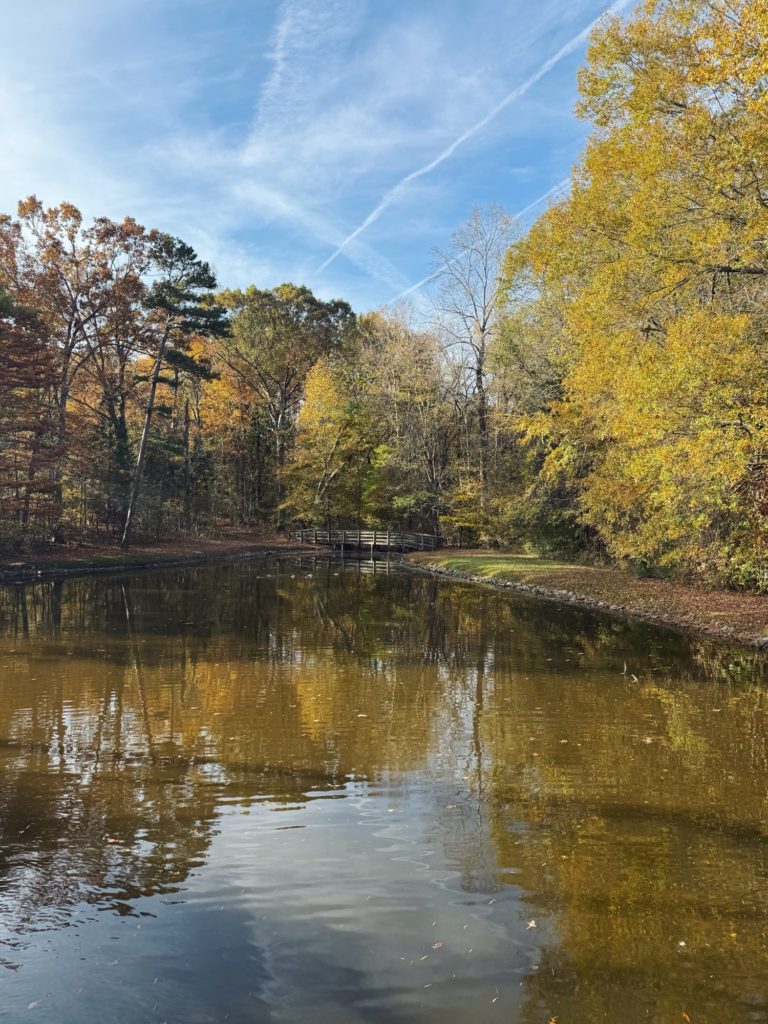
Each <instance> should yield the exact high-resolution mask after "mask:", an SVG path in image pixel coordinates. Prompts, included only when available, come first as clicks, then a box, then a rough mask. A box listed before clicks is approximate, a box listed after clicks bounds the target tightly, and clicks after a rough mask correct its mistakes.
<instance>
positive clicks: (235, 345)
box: [219, 284, 356, 526]
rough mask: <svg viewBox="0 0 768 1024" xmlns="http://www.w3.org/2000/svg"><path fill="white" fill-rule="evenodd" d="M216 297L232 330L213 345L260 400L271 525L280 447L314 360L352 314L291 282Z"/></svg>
mask: <svg viewBox="0 0 768 1024" xmlns="http://www.w3.org/2000/svg"><path fill="white" fill-rule="evenodd" d="M220 301H221V302H222V303H223V304H224V305H225V306H226V307H227V308H228V309H229V310H230V312H231V315H232V331H231V335H230V336H229V338H228V339H226V340H225V341H224V343H223V344H222V345H220V346H219V358H220V359H221V360H222V361H223V362H224V363H225V364H226V366H227V367H228V368H229V369H230V370H231V372H232V373H233V374H235V375H236V376H237V377H238V378H239V379H240V380H241V381H242V382H243V383H244V384H245V385H246V386H247V387H248V388H249V389H250V390H251V391H252V392H253V393H254V394H255V395H257V396H258V397H259V399H260V407H261V411H262V414H263V421H262V424H263V428H264V431H265V433H266V435H267V437H268V439H269V442H270V446H271V449H272V456H273V459H274V466H275V478H276V487H275V505H276V506H277V516H276V518H277V524H278V526H282V525H283V522H284V512H283V509H282V506H283V502H284V501H285V481H284V470H285V461H286V452H287V449H288V446H289V444H290V441H291V439H292V437H293V431H294V427H295V420H296V414H297V412H298V408H299V402H300V400H301V396H302V394H303V389H304V384H305V382H306V379H307V376H308V374H309V372H310V370H311V369H312V367H313V366H314V365H315V363H316V362H317V360H318V359H320V358H321V357H322V356H329V355H333V354H334V353H338V352H341V351H342V350H343V348H344V346H345V344H347V343H348V342H349V340H350V338H351V336H352V334H353V331H354V328H355V323H356V318H355V315H354V313H353V312H352V310H351V308H350V306H349V305H348V304H347V303H346V302H343V301H341V300H333V301H330V302H323V301H321V300H320V299H318V298H316V297H315V296H314V295H313V294H312V292H311V291H310V290H309V288H306V287H304V286H301V287H299V286H297V285H293V284H282V285H279V286H278V287H277V288H273V289H270V290H262V289H259V288H256V287H253V286H251V287H250V288H247V289H246V290H245V291H227V292H223V293H222V294H221V295H220Z"/></svg>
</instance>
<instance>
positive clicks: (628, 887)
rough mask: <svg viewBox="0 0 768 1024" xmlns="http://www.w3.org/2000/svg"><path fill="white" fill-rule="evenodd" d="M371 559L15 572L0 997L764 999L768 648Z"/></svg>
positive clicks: (578, 1003) (573, 1018)
mask: <svg viewBox="0 0 768 1024" xmlns="http://www.w3.org/2000/svg"><path fill="white" fill-rule="evenodd" d="M372 569H373V566H372V564H371V563H358V562H354V561H352V562H349V561H348V562H346V563H344V564H341V563H337V562H333V561H328V560H323V559H312V558H305V559H303V560H302V559H297V558H285V559H282V560H275V561H263V560H254V561H252V562H247V563H240V564H235V565H224V566H218V567H216V566H209V567H204V568H195V569H186V570H181V569H174V570H165V571H161V572H156V573H146V574H135V575H133V576H114V577H109V578H106V577H102V578H81V579H69V580H66V581H62V582H58V581H52V582H45V583H38V584H32V585H26V586H15V587H5V588H2V589H0V842H1V844H2V845H1V846H0V1021H6V1020H7V1021H14V1022H15V1021H35V1020H37V1021H41V1022H46V1024H47V1022H56V1024H96V1022H99V1024H107V1022H115V1024H139V1022H141V1024H144V1022H153V1024H154V1022H157V1024H162V1022H164V1021H165V1022H168V1024H175V1022H179V1024H182V1022H184V1024H214V1022H215V1024H219V1022H221V1021H227V1020H228V1021H233V1022H244V1024H247V1022H262V1021H264V1022H266V1021H286V1022H299V1021H301V1022H304V1021H312V1022H315V1021H318V1022H326V1021H327V1022H329V1024H330V1022H333V1024H363V1022H393V1024H401V1022H402V1024H406V1022H422V1021H424V1022H428V1021H440V1022H441V1024H459V1022H461V1024H486V1022H496V1021H498V1022H504V1024H539V1022H541V1024H546V1022H547V1021H549V1020H550V1019H551V1018H556V1020H557V1022H558V1024H591V1022H595V1021H610V1022H612V1024H618V1022H621V1024H634V1022H637V1021H654V1022H656V1024H666V1022H670V1024H672V1022H680V1021H684V1020H685V1019H686V1017H685V1016H684V1014H687V1015H688V1018H689V1019H690V1021H691V1022H692V1024H730V1022H740V1021H745V1022H747V1021H768V958H767V956H766V954H767V952H768V940H767V936H768V901H767V897H768V689H767V685H768V672H766V660H765V656H764V655H760V654H757V653H752V652H749V651H745V650H741V649H738V648H728V647H724V646H721V645H716V644H714V643H711V642H710V641H707V640H702V639H693V638H690V637H685V636H682V635H678V634H675V633H673V632H669V631H664V630H661V629H657V628H654V627H651V626H648V625H644V624H632V623H628V622H623V621H621V620H618V619H610V618H606V617H601V616H599V615H596V614H593V613H589V612H585V611H580V610H576V609H572V608H565V607H559V606H557V605H553V604H551V603H548V602H538V601H536V600H533V599H527V598H523V597H520V596H515V595H508V594H503V593H497V592H494V591H491V590H488V589H483V588H480V587H476V586H472V585H469V584H464V583H458V582H453V581H449V580H438V579H434V578H431V577H428V576H425V575H420V574H418V573H416V572H412V571H408V570H405V569H398V568H397V567H396V566H395V565H394V564H392V565H387V564H386V563H379V564H378V565H377V566H376V572H375V574H374V572H373V571H372Z"/></svg>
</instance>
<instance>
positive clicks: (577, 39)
mask: <svg viewBox="0 0 768 1024" xmlns="http://www.w3.org/2000/svg"><path fill="white" fill-rule="evenodd" d="M630 3H631V0H616V2H615V3H613V4H612V5H611V6H610V8H609V9H608V12H607V13H610V14H616V13H618V12H619V11H621V10H623V9H624V8H625V7H627V6H629V4H630ZM603 17H604V15H600V17H599V18H595V19H594V21H592V22H590V24H589V25H587V27H586V28H584V29H582V31H581V32H579V33H578V34H577V35H575V36H573V38H572V39H569V40H568V42H567V43H565V44H564V45H563V46H561V47H560V49H559V50H558V51H557V52H556V53H554V54H553V55H552V56H551V57H549V58H548V59H547V60H545V61H544V63H543V64H541V65H540V66H539V67H538V68H537V69H536V71H534V73H533V74H532V75H530V76H529V77H528V78H526V80H525V81H524V82H523V83H522V84H521V85H518V86H517V87H516V88H515V89H513V90H512V92H510V93H507V95H506V96H505V97H504V98H503V99H502V100H501V101H500V102H499V103H497V104H496V106H495V107H493V108H492V109H491V110H489V111H488V113H487V114H485V116H484V117H481V118H480V120H479V121H476V122H475V124H473V125H472V126H471V127H470V128H467V130H466V131H464V132H462V133H461V135H459V136H458V137H457V138H455V139H454V140H453V142H451V143H450V145H448V146H446V147H445V148H444V149H443V150H441V152H440V153H438V154H437V156H436V157H435V158H434V159H433V160H430V161H429V163H426V164H424V165H423V166H422V167H418V168H417V169H416V170H415V171H411V173H410V174H406V176H405V177H404V178H401V179H400V181H399V182H398V183H397V184H396V185H394V186H393V187H392V188H391V189H390V190H389V191H388V192H386V193H385V195H384V198H383V199H382V200H381V202H379V204H378V205H377V206H375V207H374V208H373V210H371V212H370V213H369V214H368V216H367V217H366V218H365V220H364V221H362V223H360V224H358V226H357V227H356V228H355V229H354V231H352V232H350V234H348V235H347V237H346V238H345V239H344V240H343V242H342V243H341V244H340V245H339V246H337V247H336V249H335V250H334V251H333V252H332V253H331V255H330V256H329V257H328V258H327V259H326V260H324V261H323V262H322V263H321V264H320V266H319V267H318V271H321V270H324V269H325V268H326V267H327V266H329V265H330V264H331V263H332V262H333V261H334V260H335V259H336V257H337V256H338V255H339V254H340V253H342V252H343V251H344V250H345V249H346V248H347V246H348V245H349V244H350V242H352V241H354V240H355V239H356V238H357V237H358V236H359V235H361V234H362V233H363V231H365V230H366V228H369V227H370V226H371V224H373V223H374V221H377V220H378V219H379V217H380V216H381V215H382V213H384V211H385V210H386V209H387V208H388V207H389V206H391V205H392V204H393V203H395V202H396V201H397V200H398V199H399V198H400V196H401V195H402V194H403V192H404V191H405V190H406V189H407V188H408V186H409V185H410V184H411V182H413V181H416V180H417V179H418V178H422V177H424V175H426V174H429V173H430V172H431V171H434V170H435V168H437V167H439V166H440V164H442V163H444V162H445V161H446V160H447V159H448V158H449V157H451V156H453V154H454V153H455V152H456V150H457V149H458V148H459V147H460V146H462V145H464V143H465V142H467V141H468V140H469V139H471V138H472V137H473V136H474V135H477V134H478V132H481V131H482V130H483V128H485V127H486V126H487V125H489V124H490V123H491V121H493V120H494V119H495V118H496V117H498V115H499V114H500V113H501V112H502V110H505V109H506V108H507V107H508V106H510V104H512V103H514V102H515V101H516V100H519V99H520V98H521V97H522V96H524V95H525V94H526V93H527V92H528V91H529V89H531V88H533V86H534V85H536V83H537V82H539V81H540V80H541V79H542V78H543V77H544V76H545V75H546V74H548V72H550V71H551V70H552V68H554V67H556V66H557V65H558V64H559V63H560V61H561V60H563V59H564V58H565V57H567V56H569V55H570V54H572V53H574V51H576V50H577V49H578V48H579V47H580V46H581V45H582V44H583V43H584V42H585V40H586V39H587V37H588V36H589V35H590V34H591V33H592V31H593V30H594V29H595V28H596V26H597V25H598V24H599V22H600V21H601V20H602V18H603Z"/></svg>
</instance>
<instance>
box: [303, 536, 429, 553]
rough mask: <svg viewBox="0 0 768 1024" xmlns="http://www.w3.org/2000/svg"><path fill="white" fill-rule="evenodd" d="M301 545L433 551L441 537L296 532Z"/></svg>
mask: <svg viewBox="0 0 768 1024" xmlns="http://www.w3.org/2000/svg"><path fill="white" fill-rule="evenodd" d="M294 537H295V538H296V540H298V541H301V543H302V544H321V545H322V546H323V547H326V548H334V549H336V548H337V549H338V550H340V551H341V552H344V551H370V552H371V553H373V552H374V551H435V550H437V548H439V547H440V543H441V540H440V537H438V536H436V535H435V534H434V533H411V532H410V531H405V530H297V531H296V533H295V534H294Z"/></svg>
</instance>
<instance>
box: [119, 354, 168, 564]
mask: <svg viewBox="0 0 768 1024" xmlns="http://www.w3.org/2000/svg"><path fill="white" fill-rule="evenodd" d="M167 341H168V337H167V335H163V339H162V341H161V343H160V348H159V349H158V352H157V359H155V365H154V367H153V368H152V380H151V383H150V387H149V397H148V398H147V409H146V412H145V414H144V428H143V430H142V432H141V441H140V442H139V454H138V457H137V459H136V468H135V469H134V471H133V483H132V484H131V493H130V496H129V498H128V508H127V509H126V511H125V525H124V526H123V538H122V540H121V541H120V547H121V548H122V549H123V551H127V550H128V547H129V545H130V543H131V527H132V526H133V518H134V515H135V514H136V508H137V506H138V502H139V491H140V490H141V477H142V474H143V473H144V463H145V461H146V458H147V443H148V441H149V428H150V424H151V423H152V412H153V410H154V408H155V393H156V392H157V380H158V377H159V376H160V368H161V366H162V364H163V356H164V355H165V346H166V344H167Z"/></svg>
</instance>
